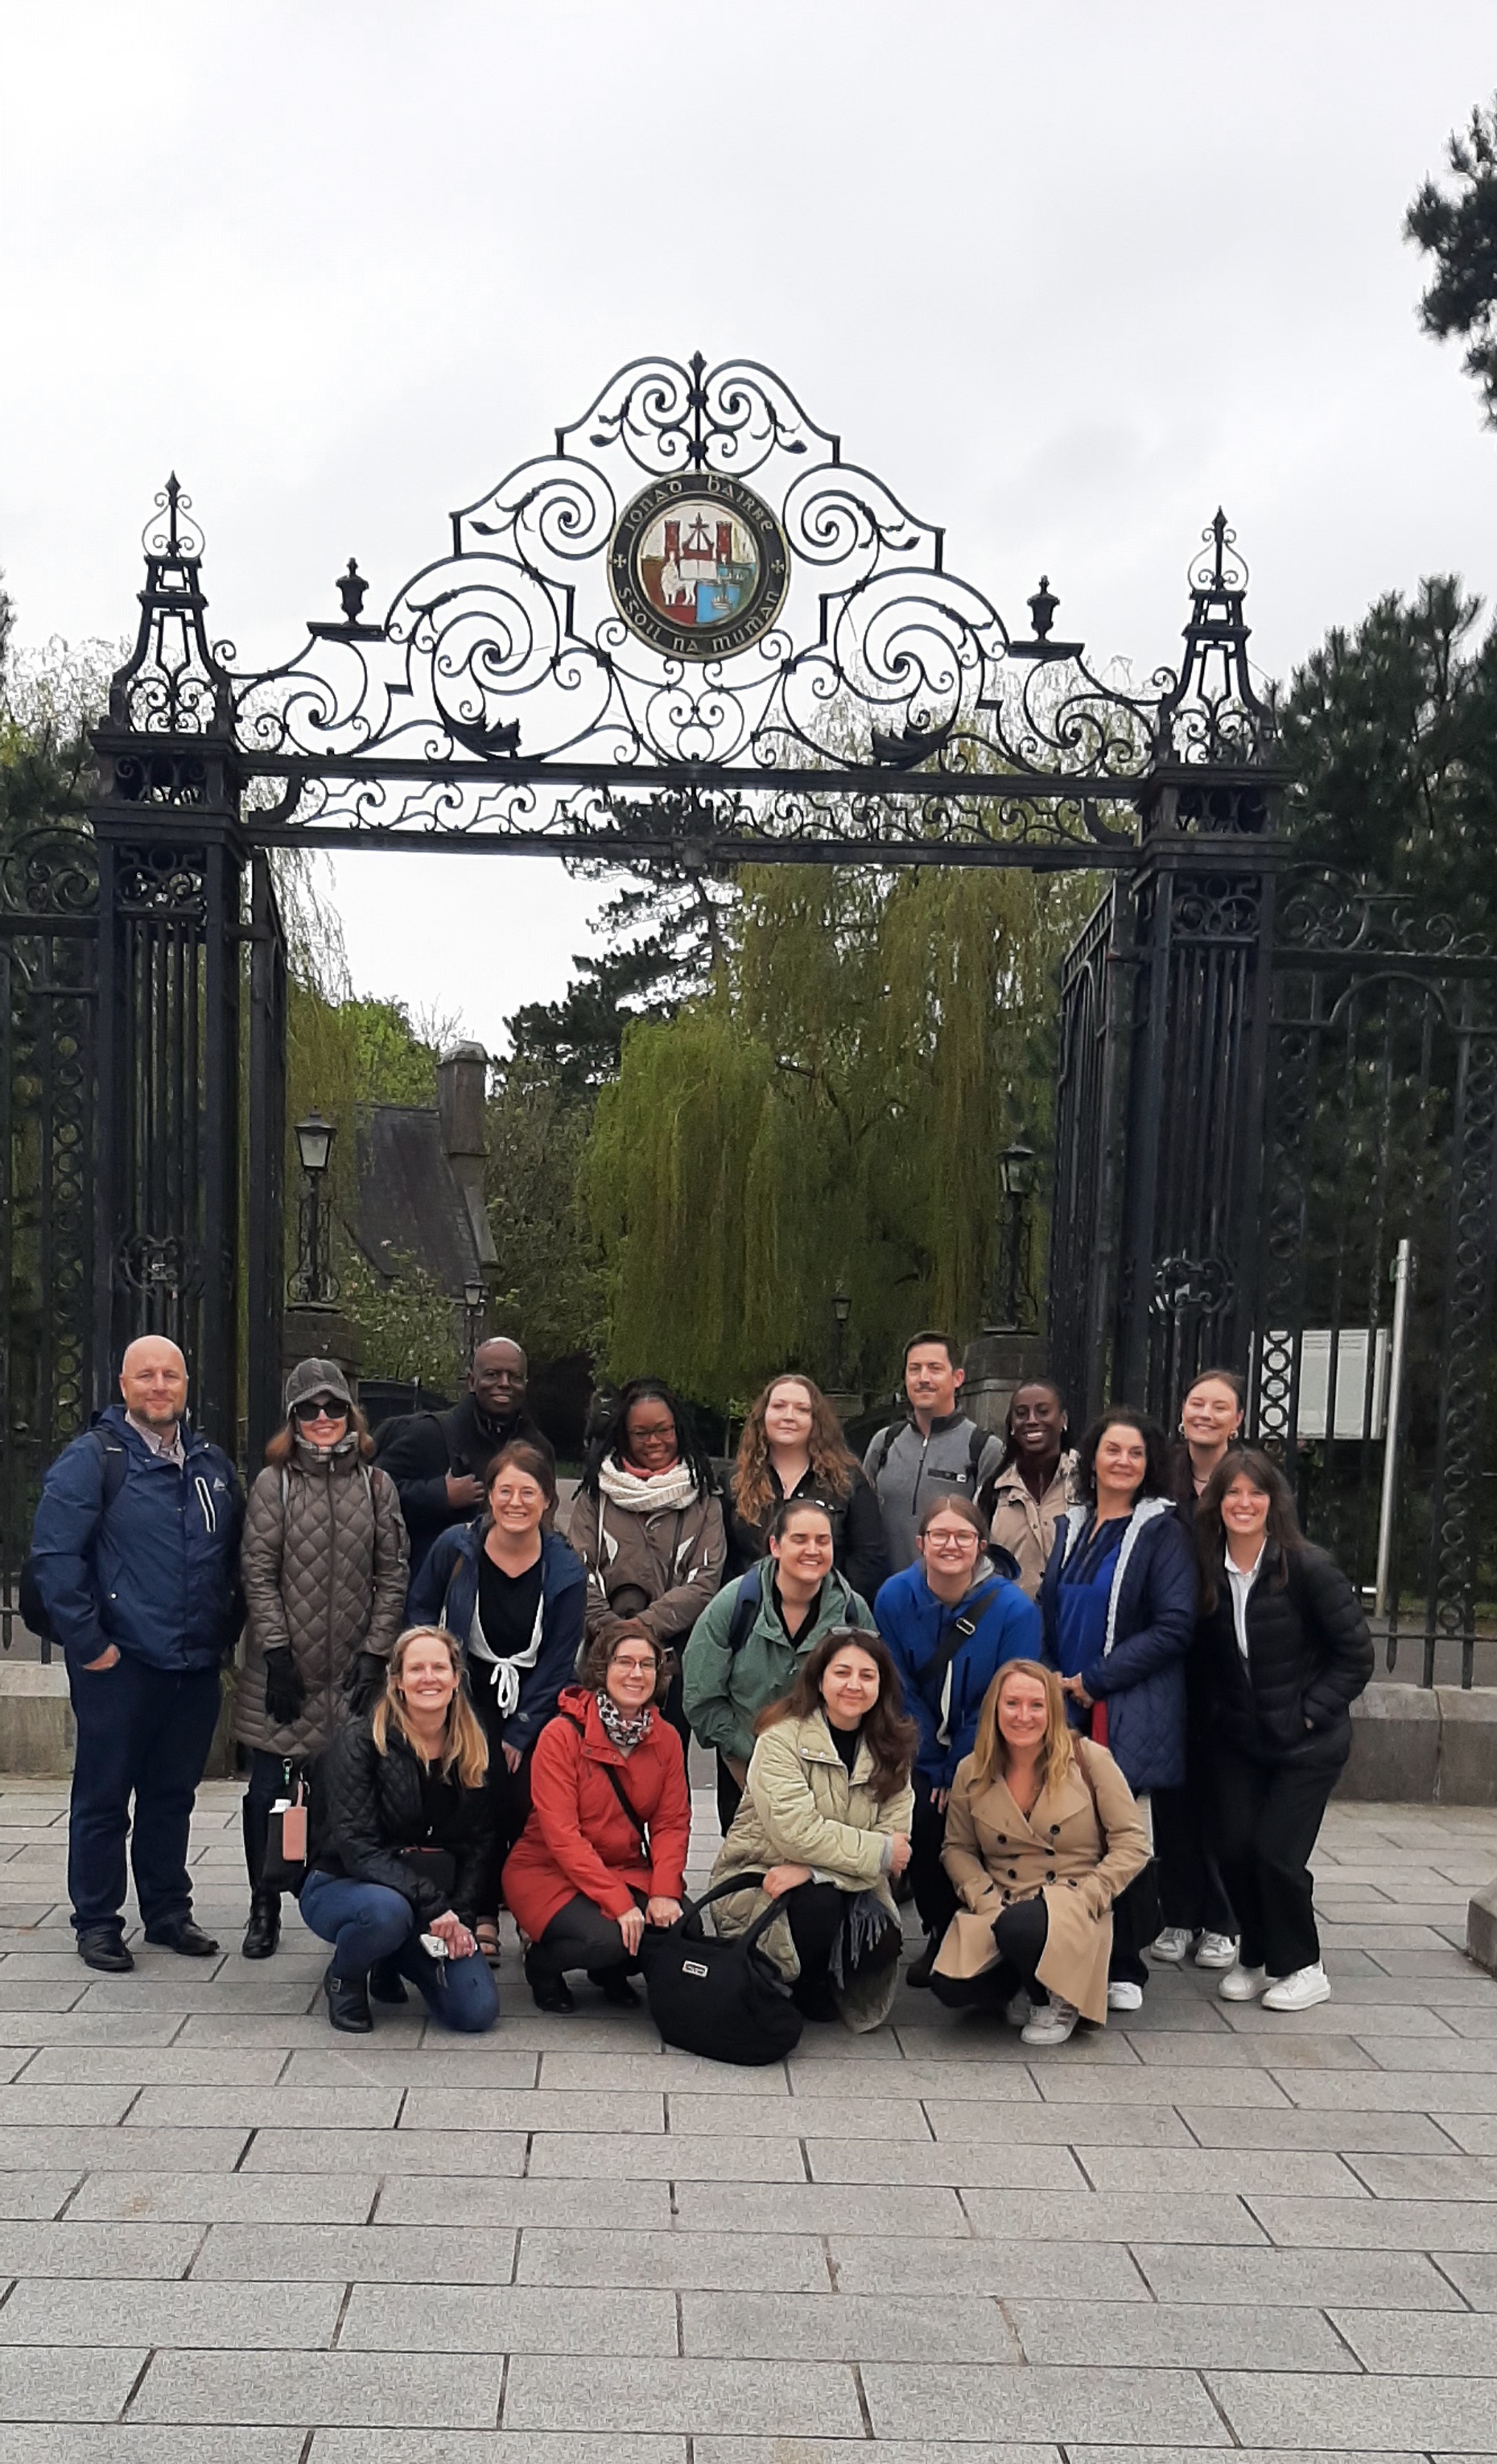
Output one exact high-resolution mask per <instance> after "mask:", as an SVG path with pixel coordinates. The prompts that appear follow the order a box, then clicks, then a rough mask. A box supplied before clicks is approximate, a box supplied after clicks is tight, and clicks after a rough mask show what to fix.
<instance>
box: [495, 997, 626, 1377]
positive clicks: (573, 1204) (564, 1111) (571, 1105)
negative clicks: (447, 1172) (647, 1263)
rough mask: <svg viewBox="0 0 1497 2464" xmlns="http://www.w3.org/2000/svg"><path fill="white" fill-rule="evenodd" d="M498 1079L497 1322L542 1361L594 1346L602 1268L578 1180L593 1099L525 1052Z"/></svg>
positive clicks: (504, 1065) (502, 1066)
mask: <svg viewBox="0 0 1497 2464" xmlns="http://www.w3.org/2000/svg"><path fill="white" fill-rule="evenodd" d="M558 1006H561V1004H558ZM493 1084H494V1092H493V1094H492V1095H491V1096H490V1099H489V1160H488V1167H487V1170H486V1173H485V1176H484V1181H485V1190H486V1194H487V1199H488V1208H489V1222H490V1225H491V1227H492V1229H493V1233H494V1245H495V1250H496V1251H497V1253H498V1262H499V1263H498V1281H499V1287H500V1289H501V1291H502V1293H503V1295H504V1297H503V1299H502V1301H500V1302H499V1303H498V1304H497V1305H496V1307H495V1309H493V1310H492V1311H491V1313H490V1324H491V1326H492V1328H493V1330H494V1331H495V1333H499V1334H514V1335H515V1336H517V1338H518V1340H519V1341H521V1342H522V1343H523V1344H524V1345H525V1348H526V1350H527V1351H528V1352H529V1353H530V1354H531V1356H532V1358H534V1359H536V1360H557V1359H561V1357H563V1356H564V1355H566V1354H568V1353H577V1352H588V1351H592V1350H593V1349H595V1348H596V1347H597V1345H598V1343H599V1339H600V1325H601V1320H602V1314H603V1288H602V1277H601V1275H600V1272H599V1269H598V1265H597V1262H596V1256H595V1252H594V1245H593V1242H592V1238H591V1233H590V1230H589V1227H588V1225H587V1223H586V1221H585V1219H584V1216H583V1206H582V1201H581V1196H580V1191H579V1185H578V1176H579V1171H580V1167H581V1163H582V1158H583V1152H584V1150H585V1148H586V1144H587V1133H588V1131H589V1128H590V1127H591V1123H592V1110H593V1108H592V1103H591V1100H590V1099H589V1098H586V1097H583V1098H579V1097H577V1096H575V1095H574V1094H573V1093H572V1092H571V1090H570V1088H569V1086H568V1083H567V1079H566V1073H565V1072H564V1071H563V1070H561V1069H549V1068H546V1067H541V1066H539V1065H538V1064H537V1063H536V1062H534V1061H533V1060H530V1059H528V1058H525V1059H522V1058H520V1057H519V1056H518V1055H517V1056H516V1057H515V1058H513V1059H512V1060H510V1061H507V1062H500V1063H498V1064H497V1065H496V1066H495V1074H494V1082H493Z"/></svg>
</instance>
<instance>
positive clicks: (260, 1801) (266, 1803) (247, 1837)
mask: <svg viewBox="0 0 1497 2464" xmlns="http://www.w3.org/2000/svg"><path fill="white" fill-rule="evenodd" d="M301 1769H302V1766H301V1765H300V1764H299V1763H295V1762H292V1761H290V1760H289V1759H288V1757H287V1756H286V1755H285V1754H273V1753H271V1752H270V1751H269V1750H268V1749H267V1748H266V1747H264V1746H252V1747H251V1748H250V1784H249V1786H248V1788H247V1789H246V1790H245V1793H244V1798H243V1801H242V1803H241V1805H240V1808H239V1820H240V1823H241V1825H242V1827H243V1831H244V1862H245V1871H246V1872H247V1873H248V1875H249V1877H250V1888H251V1890H252V1891H257V1890H258V1889H259V1887H260V1869H261V1867H262V1866H263V1865H264V1863H265V1843H266V1840H267V1838H268V1837H269V1836H270V1827H271V1807H272V1806H273V1805H274V1804H275V1800H276V1798H277V1797H278V1796H288V1795H289V1794H290V1793H291V1789H290V1787H288V1785H287V1781H288V1774H289V1778H290V1781H291V1783H292V1784H293V1785H294V1784H295V1782H296V1779H297V1773H298V1771H300V1770H301ZM276 1896H277V1898H278V1897H279V1893H278V1892H277V1894H276Z"/></svg>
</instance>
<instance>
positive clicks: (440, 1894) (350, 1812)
mask: <svg viewBox="0 0 1497 2464" xmlns="http://www.w3.org/2000/svg"><path fill="white" fill-rule="evenodd" d="M493 1830H494V1799H493V1797H492V1796H491V1795H490V1793H489V1792H488V1790H487V1789H485V1788H464V1787H463V1785H462V1783H461V1781H460V1780H459V1779H458V1778H457V1777H456V1775H455V1773H454V1774H453V1775H452V1776H451V1777H450V1778H448V1779H443V1778H442V1776H441V1772H440V1770H438V1771H434V1772H433V1771H429V1770H428V1768H427V1766H426V1764H425V1763H424V1762H422V1761H421V1760H420V1758H419V1756H417V1755H416V1754H414V1753H412V1751H411V1749H410V1748H409V1746H408V1745H407V1743H406V1740H405V1738H404V1737H403V1736H402V1735H401V1733H400V1731H399V1729H398V1728H397V1727H396V1726H395V1724H394V1722H393V1720H392V1721H391V1722H390V1724H389V1728H388V1731H387V1734H386V1738H385V1752H384V1753H383V1754H381V1753H377V1752H376V1751H375V1748H374V1739H373V1736H372V1734H371V1733H370V1728H369V1723H368V1721H367V1719H358V1720H350V1721H349V1722H348V1723H347V1724H346V1726H345V1727H341V1728H340V1729H338V1730H337V1732H336V1734H335V1735H334V1738H333V1742H332V1744H331V1745H330V1746H329V1748H328V1749H327V1751H326V1753H325V1754H323V1755H322V1756H321V1757H320V1758H319V1761H318V1763H317V1764H316V1765H315V1767H314V1771H313V1777H312V1824H311V1832H312V1837H311V1856H310V1858H309V1859H308V1862H309V1866H310V1868H311V1869H312V1870H313V1871H314V1872H317V1873H321V1874H333V1875H336V1876H339V1877H341V1878H342V1879H344V1880H346V1881H352V1882H383V1883H384V1884H385V1888H386V1889H388V1890H392V1891H398V1892H399V1893H400V1895H401V1897H402V1899H404V1900H406V1901H407V1902H408V1903H409V1905H410V1907H411V1909H412V1910H413V1912H414V1914H415V1915H416V1917H417V1918H418V1919H419V1921H420V1922H421V1924H422V1925H429V1923H430V1921H431V1919H432V1918H433V1917H435V1916H440V1915H441V1914H442V1912H443V1910H444V1909H446V1908H454V1909H455V1910H456V1912H457V1914H458V1915H459V1916H460V1917H461V1918H462V1920H463V1923H464V1924H465V1925H471V1924H472V1923H473V1914H474V1911H475V1909H476V1907H477V1904H478V1892H479V1885H480V1882H481V1880H482V1876H483V1873H484V1870H485V1867H486V1865H487V1862H488V1859H489V1857H490V1854H491V1851H492V1846H493ZM412 1848H429V1849H430V1848H435V1849H441V1850H445V1851H446V1855H445V1856H444V1857H443V1858H441V1859H440V1860H439V1859H435V1858H432V1859H421V1858H418V1859H411V1858H409V1857H408V1856H403V1855H402V1853H401V1852H402V1850H409V1849H412Z"/></svg>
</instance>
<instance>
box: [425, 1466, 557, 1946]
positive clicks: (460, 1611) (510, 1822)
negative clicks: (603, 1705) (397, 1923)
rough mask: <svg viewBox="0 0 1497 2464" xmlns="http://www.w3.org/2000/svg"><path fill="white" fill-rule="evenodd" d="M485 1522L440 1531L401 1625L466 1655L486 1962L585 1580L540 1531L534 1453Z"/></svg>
mask: <svg viewBox="0 0 1497 2464" xmlns="http://www.w3.org/2000/svg"><path fill="white" fill-rule="evenodd" d="M485 1487H486V1490H487V1493H488V1511H487V1513H486V1514H485V1515H484V1516H483V1517H482V1519H481V1520H480V1521H479V1522H476V1523H468V1524H459V1525H456V1526H454V1528H453V1529H451V1530H448V1531H444V1532H443V1533H442V1534H441V1536H440V1538H439V1539H438V1540H437V1542H436V1544H435V1546H434V1547H433V1549H432V1550H431V1552H430V1554H429V1556H428V1557H427V1559H426V1561H425V1563H424V1564H423V1566H422V1567H421V1570H420V1572H419V1573H418V1574H417V1576H416V1579H415V1581H414V1582H413V1583H412V1585H411V1587H410V1597H409V1600H408V1601H407V1611H406V1614H407V1621H408V1622H409V1623H411V1624H413V1625H434V1626H443V1627H445V1628H446V1630H447V1632H448V1633H449V1634H451V1635H453V1636H455V1638H456V1639H457V1640H458V1642H459V1643H460V1644H461V1645H462V1649H463V1658H464V1669H465V1674H466V1678H467V1683H468V1691H469V1693H470V1695H471V1697H472V1699H473V1709H474V1710H475V1711H476V1712H477V1715H478V1722H479V1726H480V1727H482V1729H483V1732H484V1734H485V1736H486V1737H487V1739H488V1742H489V1786H490V1788H491V1790H492V1791H493V1793H494V1797H495V1833H494V1841H493V1848H492V1852H491V1854H490V1856H489V1858H488V1859H487V1861H486V1863H485V1867H484V1871H483V1874H482V1877H481V1881H480V1886H479V1893H478V1905H477V1909H476V1925H475V1927H474V1930H475V1931H476V1933H477V1936H478V1947H479V1948H480V1950H482V1951H483V1953H484V1955H485V1957H486V1958H488V1959H489V1960H491V1961H495V1960H497V1958H498V1952H499V1938H498V1909H499V1869H500V1867H501V1866H502V1864H503V1862H504V1859H505V1858H506V1857H507V1856H508V1854H509V1852H510V1850H511V1848H513V1846H514V1845H515V1842H516V1840H517V1838H518V1837H519V1835H520V1833H521V1832H522V1831H523V1829H524V1827H525V1820H526V1816H527V1815H528V1814H529V1812H530V1756H531V1753H532V1751H533V1749H534V1747H535V1743H536V1739H537V1738H538V1737H539V1734H540V1731H541V1729H542V1728H543V1727H545V1724H546V1722H547V1721H548V1720H550V1719H551V1718H553V1717H554V1715H555V1712H556V1706H557V1702H558V1698H559V1697H560V1695H561V1688H562V1686H563V1685H566V1684H569V1683H570V1682H571V1678H572V1673H573V1670H574V1667H575V1665H576V1661H577V1654H578V1651H579V1649H580V1647H581V1644H582V1639H583V1592H584V1589H585V1585H586V1580H587V1576H586V1572H585V1569H584V1568H583V1563H582V1560H581V1558H580V1557H579V1556H578V1555H577V1553H576V1551H574V1550H572V1549H570V1548H569V1547H568V1546H567V1543H566V1542H565V1541H564V1540H561V1539H559V1538H558V1537H557V1534H556V1533H555V1532H554V1531H552V1530H550V1529H547V1528H546V1527H547V1525H548V1523H549V1520H550V1516H551V1514H552V1511H553V1510H554V1508H555V1506H556V1474H555V1472H554V1470H553V1469H552V1466H551V1463H550V1460H549V1458H548V1457H547V1456H545V1455H543V1454H542V1453H541V1452H540V1450H539V1447H538V1446H530V1445H525V1444H523V1443H517V1444H515V1445H510V1446H506V1447H505V1448H504V1449H503V1451H502V1453H500V1454H498V1455H496V1456H495V1460H494V1462H493V1463H491V1464H490V1466H489V1469H488V1471H487V1473H486V1475H485Z"/></svg>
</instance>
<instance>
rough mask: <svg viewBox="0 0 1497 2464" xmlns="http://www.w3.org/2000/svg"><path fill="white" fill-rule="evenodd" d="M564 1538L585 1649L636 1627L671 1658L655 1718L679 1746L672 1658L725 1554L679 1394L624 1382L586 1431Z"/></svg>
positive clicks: (717, 1582)
mask: <svg viewBox="0 0 1497 2464" xmlns="http://www.w3.org/2000/svg"><path fill="white" fill-rule="evenodd" d="M566 1536H567V1538H568V1539H569V1540H570V1542H571V1544H572V1547H573V1548H574V1549H575V1550H576V1551H577V1553H578V1555H579V1556H580V1557H581V1559H582V1561H583V1565H584V1566H585V1567H586V1569H587V1597H586V1608H585V1616H586V1624H587V1639H588V1641H589V1642H592V1641H593V1640H595V1639H597V1638H598V1637H599V1636H602V1637H603V1639H605V1641H612V1640H614V1639H616V1638H617V1637H618V1635H619V1634H620V1633H621V1632H622V1630H623V1628H624V1627H625V1626H626V1625H640V1626H643V1628H644V1630H645V1632H646V1633H647V1634H649V1635H653V1637H654V1639H655V1640H656V1641H657V1642H660V1643H664V1644H665V1645H667V1646H668V1648H669V1649H670V1651H671V1662H672V1665H671V1671H670V1685H669V1689H668V1691H667V1694H666V1699H665V1705H664V1711H665V1717H666V1718H667V1719H668V1720H669V1721H670V1723H671V1727H673V1728H674V1730H675V1732H676V1734H677V1736H678V1737H679V1738H680V1739H681V1742H682V1745H683V1746H684V1745H685V1744H686V1741H687V1728H686V1722H685V1720H684V1718H683V1716H682V1712H681V1673H680V1667H679V1664H678V1655H679V1653H680V1651H681V1650H682V1648H683V1647H684V1645H685V1642H686V1638H687V1636H688V1635H689V1634H690V1633H691V1631H692V1628H693V1625H694V1624H695V1623H696V1620H697V1618H698V1617H700V1616H701V1613H702V1611H703V1609H704V1608H705V1607H706V1606H707V1603H708V1601H709V1600H710V1599H712V1598H714V1597H715V1595H716V1593H717V1591H718V1590H719V1589H720V1587H721V1584H722V1574H723V1567H724V1564H725V1562H726V1559H727V1554H728V1541H727V1534H726V1532H725V1531H724V1529H723V1523H722V1505H721V1501H720V1500H719V1498H718V1496H717V1489H716V1484H715V1481H714V1479H713V1471H712V1465H711V1463H709V1462H708V1460H707V1455H706V1451H705V1449H704V1448H703V1446H702V1443H701V1441H700V1439H699V1438H698V1437H697V1435H696V1432H695V1429H694V1428H693V1424H692V1416H691V1413H690V1411H689V1410H688V1408H687V1406H686V1405H685V1403H683V1402H682V1400H681V1398H680V1397H679V1396H678V1395H675V1394H673V1393H672V1392H671V1388H670V1387H669V1386H667V1385H666V1384H665V1383H664V1382H663V1380H662V1379H660V1378H658V1377H631V1378H630V1379H629V1381H628V1384H627V1386H626V1387H625V1388H624V1389H623V1391H622V1392H621V1393H620V1394H619V1395H618V1397H616V1398H612V1399H611V1400H605V1402H604V1403H603V1405H602V1407H601V1409H600V1410H599V1414H598V1419H597V1420H596V1422H595V1424H594V1435H593V1437H592V1439H591V1441H590V1443H589V1445H588V1448H587V1456H586V1461H585V1463H583V1477H582V1481H581V1484H580V1485H579V1487H578V1491H577V1495H576V1497H575V1498H574V1500H573V1502H572V1515H571V1521H570V1523H569V1524H568V1526H567V1535H566Z"/></svg>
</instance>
